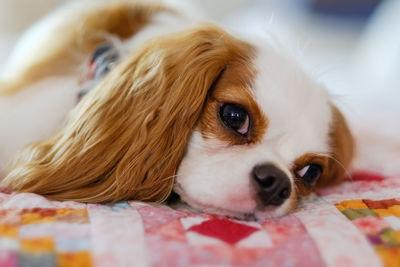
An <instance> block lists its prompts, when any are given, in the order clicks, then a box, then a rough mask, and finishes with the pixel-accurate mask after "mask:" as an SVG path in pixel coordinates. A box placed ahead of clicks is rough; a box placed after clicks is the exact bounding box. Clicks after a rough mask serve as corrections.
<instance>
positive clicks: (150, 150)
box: [5, 26, 352, 218]
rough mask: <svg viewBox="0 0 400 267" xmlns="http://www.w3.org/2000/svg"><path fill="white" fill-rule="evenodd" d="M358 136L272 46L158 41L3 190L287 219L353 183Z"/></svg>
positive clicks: (197, 34) (95, 93)
mask: <svg viewBox="0 0 400 267" xmlns="http://www.w3.org/2000/svg"><path fill="white" fill-rule="evenodd" d="M351 157H352V139H351V134H350V132H349V130H348V127H347V125H346V122H345V120H344V118H343V117H342V115H341V113H340V112H339V111H338V110H337V109H336V108H335V107H334V105H333V104H332V103H331V102H330V99H329V95H328V94H327V93H326V91H325V90H324V89H323V88H321V86H319V85H318V84H316V83H314V82H313V81H312V80H310V79H309V78H308V77H307V76H306V75H305V74H304V73H303V72H302V71H301V70H300V69H299V68H298V67H296V65H294V64H293V63H292V62H291V61H290V60H288V59H286V58H285V57H283V56H281V55H279V54H278V53H277V52H275V51H274V49H272V48H270V46H268V44H267V43H263V42H260V41H257V42H247V41H244V40H241V39H238V38H234V37H233V36H231V35H229V34H228V33H226V32H225V31H223V30H221V29H219V28H217V27H213V26H205V27H201V28H198V29H192V30H188V31H186V32H183V33H180V34H173V35H171V36H165V37H161V38H158V39H153V40H150V41H149V42H147V43H146V44H144V45H143V46H142V47H140V48H139V49H136V50H135V51H134V52H133V53H132V54H131V55H128V56H127V57H126V58H123V59H122V62H121V63H120V65H118V66H117V67H116V68H115V69H113V70H112V71H111V72H110V73H109V74H108V75H107V76H106V77H105V79H104V80H103V81H102V82H101V83H100V84H99V85H98V86H97V87H96V88H94V89H93V90H92V91H91V92H90V93H88V94H87V95H86V96H85V97H84V98H83V99H82V101H81V102H80V103H79V104H78V106H77V107H76V108H75V109H74V111H73V112H72V113H71V114H70V117H69V120H68V121H67V123H66V124H65V126H64V128H63V129H62V130H61V131H60V132H59V133H57V134H56V135H55V136H54V137H53V138H51V139H49V140H46V141H44V142H40V143H37V144H33V145H32V146H31V147H29V148H27V149H26V150H25V151H23V153H22V154H21V155H20V156H19V157H17V160H16V161H15V166H14V169H13V170H12V171H11V172H10V173H9V175H8V176H7V177H6V179H5V182H6V183H7V184H8V185H9V186H11V187H12V188H13V189H15V190H19V191H25V192H34V193H39V194H42V195H45V196H47V197H50V198H53V199H58V200H77V201H83V202H109V201H113V202H115V201H119V200H127V199H134V200H143V201H159V202H161V201H163V200H165V199H166V198H167V197H168V195H169V194H170V193H171V190H172V188H174V190H175V191H176V192H177V193H178V194H180V196H181V197H182V199H183V200H184V201H186V202H187V203H189V204H190V205H192V206H194V207H197V208H200V209H202V210H207V211H212V212H217V213H220V214H226V215H231V216H237V217H256V218H262V217H264V216H273V215H282V214H285V213H287V212H289V211H291V210H293V209H294V208H295V207H296V205H297V201H298V198H299V197H300V196H301V195H304V194H307V193H309V192H310V191H311V190H312V189H313V188H314V187H315V186H324V185H327V184H331V183H333V182H335V181H337V180H339V179H341V178H342V177H343V175H344V172H345V168H346V167H347V166H348V165H349V163H350V161H351Z"/></svg>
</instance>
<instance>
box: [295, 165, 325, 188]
mask: <svg viewBox="0 0 400 267" xmlns="http://www.w3.org/2000/svg"><path fill="white" fill-rule="evenodd" d="M296 174H297V175H298V177H299V178H300V179H302V180H303V182H304V183H306V184H307V185H311V186H313V185H315V183H316V182H317V181H318V178H319V177H320V176H321V174H322V167H321V166H320V165H318V164H309V165H307V166H305V167H304V168H302V169H301V170H298V171H296Z"/></svg>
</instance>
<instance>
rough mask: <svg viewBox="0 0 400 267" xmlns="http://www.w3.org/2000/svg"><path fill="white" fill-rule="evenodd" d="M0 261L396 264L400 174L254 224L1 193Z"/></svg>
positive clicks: (350, 186)
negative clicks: (291, 212) (286, 214)
mask: <svg viewBox="0 0 400 267" xmlns="http://www.w3.org/2000/svg"><path fill="white" fill-rule="evenodd" d="M0 266H4V267H14V266H82V267H83V266H113V267H117V266H340V267H342V266H352V267H356V266H360V267H368V266H371V267H372V266H400V177H383V176H380V175H376V174H372V173H356V174H354V175H353V176H352V177H351V179H349V180H348V181H346V182H345V183H343V184H341V185H339V186H336V187H332V188H329V189H325V190H322V191H319V192H317V193H316V194H314V195H313V196H311V197H309V198H308V199H306V200H305V201H304V202H303V203H302V204H301V206H300V208H299V209H298V211H297V212H295V213H293V214H290V215H288V216H285V217H280V218H271V219H267V220H265V221H262V222H249V221H240V220H235V219H229V218H225V217H220V216H215V215H212V214H202V213H194V212H191V211H189V210H187V209H185V208H180V209H172V208H170V207H167V206H163V205H161V206H160V205H159V206H155V205H150V204H144V203H138V202H122V203H118V204H115V205H91V204H81V203H75V202H56V201H49V200H46V199H45V198H43V197H41V196H38V195H34V194H16V193H5V192H3V193H0Z"/></svg>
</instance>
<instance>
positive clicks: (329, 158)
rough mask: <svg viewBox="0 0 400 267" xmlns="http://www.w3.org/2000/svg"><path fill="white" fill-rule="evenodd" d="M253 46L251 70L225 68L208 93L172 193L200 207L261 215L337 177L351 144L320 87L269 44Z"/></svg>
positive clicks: (279, 211) (286, 208) (284, 208)
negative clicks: (340, 145) (341, 143)
mask: <svg viewBox="0 0 400 267" xmlns="http://www.w3.org/2000/svg"><path fill="white" fill-rule="evenodd" d="M252 45H253V47H254V48H255V54H254V57H253V58H252V60H251V62H248V64H249V65H248V66H243V65H241V66H235V65H230V66H228V67H227V68H226V69H225V70H224V72H223V73H222V74H221V76H220V77H219V79H218V80H217V81H216V82H215V85H214V86H213V88H212V90H211V91H210V96H209V97H208V100H207V102H206V105H205V108H204V111H203V113H202V115H201V116H200V119H199V122H198V124H197V126H196V128H195V129H194V131H193V133H192V136H191V139H190V142H189V144H188V148H187V152H186V154H185V157H184V158H183V160H182V163H181V165H180V167H179V170H178V174H177V176H176V182H175V187H174V190H175V191H176V192H177V193H178V194H179V195H180V196H181V198H182V199H183V200H184V201H186V202H187V203H189V204H190V205H192V206H194V207H197V208H199V209H202V210H207V211H211V212H216V213H220V214H228V215H231V216H236V217H250V218H251V217H256V218H263V217H265V216H276V215H283V214H286V213H288V212H290V211H292V210H293V209H294V208H296V207H297V203H298V198H299V197H300V196H301V195H304V194H308V193H309V192H310V191H311V190H312V189H314V187H315V186H316V185H318V184H319V183H320V184H323V183H332V182H335V180H336V179H340V177H337V176H336V177H335V175H338V176H341V175H343V172H344V169H343V168H345V166H340V162H335V160H338V161H339V160H341V159H342V158H343V157H349V154H351V150H352V147H351V146H352V144H351V143H352V141H351V135H350V134H349V132H348V130H347V128H346V125H345V123H344V121H343V120H342V117H341V115H340V113H339V112H338V110H337V109H336V108H334V106H333V105H332V104H331V102H330V97H329V95H328V93H327V92H326V91H325V89H324V88H323V87H322V86H320V85H319V84H316V83H315V82H314V81H312V80H311V79H309V78H308V77H307V76H306V75H305V74H304V73H303V72H302V71H301V70H300V69H299V68H298V67H297V66H296V65H294V64H293V63H292V62H291V61H290V60H288V59H286V58H285V57H283V56H282V55H278V54H277V53H276V52H275V51H274V50H273V49H271V48H270V47H269V45H268V44H267V43H262V42H261V43H258V44H252ZM339 129H340V130H339ZM337 131H342V132H340V133H338V132H337ZM338 135H340V136H338ZM338 138H342V139H343V140H341V141H340V142H345V143H346V146H347V147H339V145H338V143H337V141H335V140H336V139H338ZM335 157H338V158H335ZM332 173H334V175H332Z"/></svg>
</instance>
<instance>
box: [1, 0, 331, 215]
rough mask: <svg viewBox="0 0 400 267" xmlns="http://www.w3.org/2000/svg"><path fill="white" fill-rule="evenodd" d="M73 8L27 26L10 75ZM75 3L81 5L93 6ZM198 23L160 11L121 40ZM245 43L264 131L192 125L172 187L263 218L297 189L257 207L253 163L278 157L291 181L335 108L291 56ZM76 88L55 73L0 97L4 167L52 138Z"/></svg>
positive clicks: (137, 40) (207, 206)
mask: <svg viewBox="0 0 400 267" xmlns="http://www.w3.org/2000/svg"><path fill="white" fill-rule="evenodd" d="M71 6H74V7H76V4H74V5H71ZM71 6H69V8H66V9H65V10H64V11H58V12H56V13H54V14H53V15H50V16H49V17H48V18H47V19H45V20H44V21H42V22H39V23H38V24H37V25H36V26H34V27H33V29H31V30H30V31H29V32H28V34H27V36H26V37H25V38H23V39H22V41H21V44H20V45H18V47H17V49H16V51H15V52H14V56H13V57H12V60H11V63H10V66H9V68H8V69H7V73H6V74H7V75H5V76H7V77H12V76H13V75H15V74H17V73H18V71H20V70H21V69H23V68H24V66H25V64H24V60H26V58H29V57H33V58H31V59H32V60H34V59H35V58H34V55H32V53H33V54H34V53H36V52H37V53H42V52H44V53H45V51H40V44H41V42H43V41H46V40H48V38H49V36H50V35H51V32H52V31H54V29H55V28H57V27H58V26H60V25H59V24H60V23H62V22H63V21H64V20H68V16H70V15H71ZM78 6H79V8H80V9H83V10H84V9H85V8H90V7H83V5H79V4H78ZM57 25H58V26H57ZM193 25H194V24H193V23H192V22H191V19H190V18H187V17H185V16H171V15H166V14H160V15H157V16H156V17H155V19H154V23H153V24H151V25H149V26H147V27H145V28H144V30H143V31H141V32H140V33H139V34H137V35H136V36H135V37H133V38H132V39H131V40H128V41H126V42H124V43H121V44H120V48H121V51H123V52H126V53H128V52H129V51H131V50H132V49H135V47H137V45H139V44H141V43H142V42H143V41H145V40H147V39H149V38H152V37H154V36H158V35H163V34H167V33H172V32H175V31H178V30H182V29H184V28H187V27H190V26H193ZM35 36H40V37H41V40H39V41H38V40H37V39H35V38H34V37H35ZM35 40H36V41H35ZM248 41H249V42H250V43H252V44H253V45H254V46H255V47H256V48H257V50H258V53H257V56H256V58H255V59H254V63H255V65H256V67H257V71H258V75H257V77H256V81H255V86H254V88H248V89H249V90H250V91H252V92H253V94H254V98H255V100H256V102H257V103H258V105H259V106H260V107H261V108H262V110H263V112H264V114H265V116H266V117H267V118H268V119H269V126H268V129H267V131H266V134H265V136H264V137H263V138H262V140H261V142H259V143H257V144H253V145H241V146H229V145H228V144H225V143H223V142H222V141H220V140H218V139H215V138H214V139H211V140H205V139H203V137H202V135H201V134H200V133H199V132H198V131H194V132H193V135H192V138H191V140H190V143H189V145H188V149H187V153H186V155H185V157H184V159H183V161H182V163H181V165H180V167H179V170H178V174H177V177H176V184H175V191H176V192H178V193H179V194H180V195H181V197H182V199H183V200H184V201H186V202H187V203H189V204H190V205H192V206H193V207H197V208H199V209H202V210H205V211H211V212H216V213H222V214H228V215H232V216H237V217H245V216H247V215H251V216H256V217H258V218H260V217H265V216H271V215H282V214H284V213H286V212H287V211H288V209H289V207H290V206H291V201H294V194H295V193H294V190H292V197H291V198H289V200H287V201H286V202H285V203H283V204H282V205H281V206H280V207H278V208H275V209H272V208H269V209H264V208H263V207H260V206H259V205H258V204H257V201H256V193H255V190H254V189H253V187H252V185H251V175H250V174H251V171H252V169H253V167H254V166H256V165H258V164H261V163H273V164H275V165H276V166H278V167H279V168H280V169H282V170H283V171H284V172H285V173H286V174H287V175H288V176H289V177H290V179H291V183H292V186H294V182H293V175H292V174H291V172H290V168H291V165H292V163H293V161H294V160H295V159H296V158H297V157H299V156H301V155H303V154H305V153H310V152H314V153H328V152H329V147H328V139H327V138H328V130H329V124H330V120H331V110H330V108H329V96H328V94H327V93H326V92H325V90H324V89H323V88H321V86H319V85H318V84H315V83H314V82H313V81H312V80H310V79H309V78H308V77H307V76H306V75H305V74H304V73H303V72H302V71H301V70H300V69H299V68H298V67H297V66H296V65H295V64H294V63H293V62H291V61H290V60H289V59H287V58H285V57H284V56H282V55H280V54H279V53H278V52H276V51H275V50H274V49H273V48H272V47H271V46H270V45H269V44H268V43H266V42H265V41H263V40H259V39H251V40H248ZM28 43H29V45H30V48H29V47H27V44H28ZM28 48H29V49H28ZM77 88H78V86H77V77H54V78H51V79H46V80H43V81H41V82H40V83H38V84H35V85H33V86H32V88H29V89H25V90H23V91H22V92H21V93H20V94H17V95H14V96H11V97H7V98H2V99H0V125H1V127H2V131H1V132H0V164H1V165H0V172H1V170H2V168H4V164H5V163H6V162H8V160H9V158H10V157H11V155H12V154H13V153H14V152H15V151H16V150H17V149H18V148H21V147H22V146H23V145H26V144H27V143H29V142H32V141H37V140H40V139H42V138H44V137H46V136H48V135H49V134H51V133H52V132H53V131H54V130H55V129H57V128H58V127H59V125H60V123H61V121H62V119H63V118H64V117H65V116H66V115H67V113H68V110H69V109H71V108H72V107H73V105H74V101H75V99H76V94H77ZM3 129H5V130H3Z"/></svg>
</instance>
